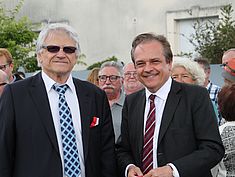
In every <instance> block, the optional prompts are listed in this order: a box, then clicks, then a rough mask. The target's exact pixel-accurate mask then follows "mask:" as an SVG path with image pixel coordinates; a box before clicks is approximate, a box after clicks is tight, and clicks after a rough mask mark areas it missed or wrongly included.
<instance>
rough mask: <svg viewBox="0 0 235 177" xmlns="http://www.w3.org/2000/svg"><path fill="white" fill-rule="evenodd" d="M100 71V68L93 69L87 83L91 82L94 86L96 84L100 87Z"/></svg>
mask: <svg viewBox="0 0 235 177" xmlns="http://www.w3.org/2000/svg"><path fill="white" fill-rule="evenodd" d="M99 70H100V68H93V69H92V70H91V71H90V73H89V75H88V77H87V81H89V82H90V83H92V84H95V85H96V86H99V78H98V74H99Z"/></svg>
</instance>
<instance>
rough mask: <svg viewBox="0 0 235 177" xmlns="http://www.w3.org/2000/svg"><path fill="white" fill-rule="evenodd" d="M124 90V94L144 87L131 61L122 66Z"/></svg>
mask: <svg viewBox="0 0 235 177" xmlns="http://www.w3.org/2000/svg"><path fill="white" fill-rule="evenodd" d="M123 86H124V92H125V94H126V95H129V94H131V93H134V92H137V91H139V90H141V89H143V88H144V86H143V85H142V84H141V82H140V81H139V80H138V78H137V72H136V69H135V66H134V64H133V63H128V64H126V65H125V66H124V84H123Z"/></svg>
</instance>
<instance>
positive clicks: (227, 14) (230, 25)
mask: <svg viewBox="0 0 235 177" xmlns="http://www.w3.org/2000/svg"><path fill="white" fill-rule="evenodd" d="M220 10H221V18H220V19H219V22H218V23H215V22H212V21H210V20H208V21H206V22H205V23H203V22H201V21H199V20H198V21H197V22H196V23H195V24H194V25H193V28H194V30H195V34H193V35H192V40H190V42H191V43H192V44H193V45H194V46H195V50H196V51H197V52H198V53H199V54H200V55H201V56H202V57H206V58H208V59H209V61H210V62H211V63H213V64H219V63H221V58H222V55H223V52H224V51H226V50H228V49H229V48H232V47H233V48H234V46H235V21H234V20H233V18H232V13H233V9H232V5H231V4H229V5H226V6H224V7H222V8H221V9H220ZM193 41H196V42H193Z"/></svg>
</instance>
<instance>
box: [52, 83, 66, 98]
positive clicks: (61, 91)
mask: <svg viewBox="0 0 235 177" xmlns="http://www.w3.org/2000/svg"><path fill="white" fill-rule="evenodd" d="M52 88H53V89H54V90H55V91H57V92H58V93H59V94H63V95H64V94H65V92H66V90H67V88H68V85H67V84H64V85H57V86H55V85H53V86H52Z"/></svg>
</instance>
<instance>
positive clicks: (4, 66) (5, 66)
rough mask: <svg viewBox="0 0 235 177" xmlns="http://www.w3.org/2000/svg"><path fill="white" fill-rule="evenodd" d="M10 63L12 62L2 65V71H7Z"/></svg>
mask: <svg viewBox="0 0 235 177" xmlns="http://www.w3.org/2000/svg"><path fill="white" fill-rule="evenodd" d="M10 64H11V63H6V64H4V65H0V69H1V70H2V71H5V70H6V69H7V66H10Z"/></svg>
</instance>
